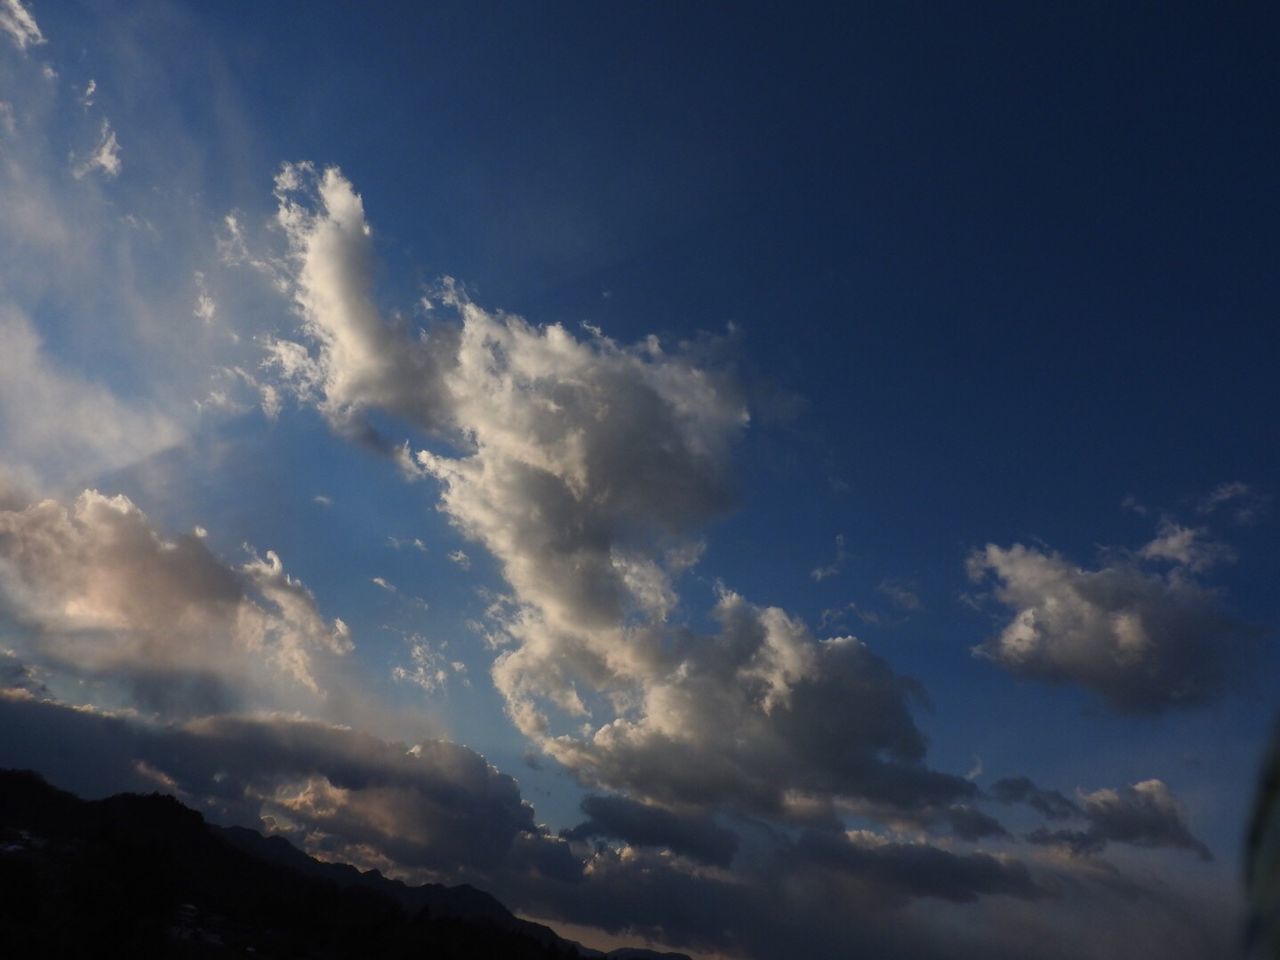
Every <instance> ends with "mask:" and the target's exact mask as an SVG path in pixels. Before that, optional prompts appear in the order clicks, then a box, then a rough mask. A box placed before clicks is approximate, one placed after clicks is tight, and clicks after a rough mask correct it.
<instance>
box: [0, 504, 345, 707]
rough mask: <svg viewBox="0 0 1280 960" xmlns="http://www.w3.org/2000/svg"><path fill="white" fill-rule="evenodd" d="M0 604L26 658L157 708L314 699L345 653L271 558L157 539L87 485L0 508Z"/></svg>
mask: <svg viewBox="0 0 1280 960" xmlns="http://www.w3.org/2000/svg"><path fill="white" fill-rule="evenodd" d="M0 608H2V609H3V611H4V613H5V615H6V616H7V617H9V618H12V620H13V621H15V622H16V623H17V624H19V625H20V626H21V631H20V634H21V636H22V637H23V638H24V643H25V644H26V648H27V652H28V655H29V657H30V658H32V659H34V660H35V661H36V662H45V663H47V664H49V665H50V666H51V667H52V668H54V669H56V670H59V671H62V672H64V673H67V674H68V675H70V676H73V677H74V676H79V677H82V678H89V679H95V680H102V681H105V682H109V683H115V684H123V685H124V686H126V687H127V690H126V691H125V692H126V693H127V695H128V696H130V697H131V698H132V699H133V701H134V702H137V703H138V704H139V705H141V706H143V707H144V708H146V709H151V710H157V711H159V712H161V713H167V712H178V713H183V712H188V711H200V710H207V709H223V708H225V707H226V706H227V705H228V704H229V703H232V702H238V701H241V700H246V699H247V700H249V701H252V700H253V699H254V697H255V696H258V695H263V694H265V693H266V692H268V691H269V690H270V691H277V690H278V691H282V692H283V693H284V694H285V695H286V696H287V695H289V694H290V691H292V692H293V693H295V694H302V695H304V696H305V695H310V696H312V697H321V698H323V696H324V694H325V690H324V685H325V682H326V677H328V676H331V675H332V669H333V667H334V666H335V658H339V659H340V658H342V657H343V656H344V655H345V654H347V653H349V652H350V650H351V649H352V642H351V637H350V631H349V630H348V629H347V627H346V625H345V624H344V623H343V622H342V621H341V620H336V619H335V620H333V621H332V622H331V623H330V622H326V621H325V620H324V618H323V617H322V616H321V615H320V613H319V611H318V610H317V608H316V603H315V598H314V597H313V596H312V595H311V593H310V591H308V590H307V589H306V587H304V586H303V585H302V584H301V583H300V582H299V581H298V580H296V579H295V578H293V577H291V576H289V574H287V573H286V572H285V570H284V567H283V564H282V563H281V561H280V558H279V557H278V556H276V554H275V553H273V552H270V551H268V552H267V554H266V555H265V557H258V556H257V555H253V554H251V556H250V559H249V560H248V561H247V562H246V563H244V564H242V565H240V566H239V567H232V566H228V565H227V564H225V563H223V562H222V561H220V560H219V559H218V558H217V557H215V556H214V555H213V554H212V553H211V552H210V551H209V549H208V548H207V547H206V546H205V542H204V538H203V537H200V536H192V535H184V536H181V537H178V538H177V539H176V540H165V539H164V538H162V537H161V536H160V535H159V534H158V533H157V532H156V531H155V530H154V529H153V528H152V526H151V524H150V522H149V521H148V519H147V517H146V515H145V514H143V513H142V511H141V510H139V509H138V508H137V507H136V506H135V505H134V504H133V503H132V502H131V501H130V500H129V499H128V498H126V497H123V496H114V497H109V496H104V495H103V494H101V493H98V492H97V491H95V490H86V491H85V492H84V493H82V494H81V495H80V496H79V497H77V498H76V499H75V500H74V502H72V503H71V504H69V505H64V504H62V503H59V502H57V501H56V500H43V501H40V502H37V503H30V504H28V505H25V506H22V507H18V506H16V505H15V506H13V507H11V508H7V509H4V510H0ZM293 699H294V701H295V702H299V701H298V700H297V697H296V696H295V697H294V698H293Z"/></svg>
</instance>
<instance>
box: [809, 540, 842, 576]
mask: <svg viewBox="0 0 1280 960" xmlns="http://www.w3.org/2000/svg"><path fill="white" fill-rule="evenodd" d="M843 563H844V534H842V533H839V534H836V558H835V560H833V561H832V562H831V563H829V564H827V565H826V566H823V567H814V568H813V569H812V570H810V571H809V576H810V577H812V578H813V579H814V580H816V581H817V582H818V583H821V582H822V581H823V580H826V579H827V578H828V577H834V576H835V575H836V574H837V573H839V572H840V567H841V565H842V564H843Z"/></svg>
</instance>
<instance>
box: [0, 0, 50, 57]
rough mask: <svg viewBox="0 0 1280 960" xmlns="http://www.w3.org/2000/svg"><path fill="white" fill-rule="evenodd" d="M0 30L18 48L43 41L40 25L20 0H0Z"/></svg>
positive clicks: (36, 44)
mask: <svg viewBox="0 0 1280 960" xmlns="http://www.w3.org/2000/svg"><path fill="white" fill-rule="evenodd" d="M0 31H3V32H5V33H7V34H8V35H9V39H10V40H12V41H13V42H14V44H15V45H16V46H17V48H18V49H19V50H26V49H27V47H35V46H39V45H40V44H42V43H44V42H45V40H44V34H42V33H41V32H40V25H39V24H38V23H36V18H35V17H33V16H32V15H31V11H30V10H28V9H27V8H26V7H25V6H23V4H22V0H0Z"/></svg>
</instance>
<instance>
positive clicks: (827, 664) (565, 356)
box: [269, 164, 974, 816]
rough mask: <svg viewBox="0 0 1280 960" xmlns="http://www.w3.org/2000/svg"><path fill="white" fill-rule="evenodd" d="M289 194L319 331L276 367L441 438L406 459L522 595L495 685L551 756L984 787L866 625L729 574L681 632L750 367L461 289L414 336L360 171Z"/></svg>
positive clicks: (644, 776) (722, 786)
mask: <svg viewBox="0 0 1280 960" xmlns="http://www.w3.org/2000/svg"><path fill="white" fill-rule="evenodd" d="M276 195H277V198H278V201H279V213H278V219H279V221H280V223H281V224H282V225H283V226H284V229H285V232H286V235H287V237H288V241H289V246H290V258H291V260H290V262H291V264H292V278H291V284H292V289H293V291H294V294H293V296H294V303H295V305H296V306H297V308H298V311H299V314H300V316H301V318H302V333H303V335H304V338H305V340H306V341H307V342H306V343H292V342H290V343H289V345H288V346H287V347H286V346H285V345H284V344H283V342H282V341H278V342H276V343H274V344H273V345H272V346H271V348H270V354H269V362H271V363H273V364H275V366H276V367H277V368H278V370H279V372H280V374H281V376H282V382H283V383H285V384H287V385H289V386H290V387H291V388H292V389H293V391H294V392H295V393H296V394H297V395H298V396H299V397H300V398H302V399H304V400H307V401H309V402H312V403H314V404H315V405H316V406H317V407H318V409H319V410H320V411H321V412H322V413H323V414H324V415H325V416H326V417H327V418H328V419H329V421H330V423H331V424H333V425H334V427H335V429H337V430H339V431H341V432H343V433H344V434H347V435H349V436H357V435H359V434H360V433H361V431H362V430H364V425H363V421H362V417H364V416H365V414H367V413H368V412H371V411H374V410H380V411H384V412H389V413H393V414H397V415H400V416H402V417H404V418H406V419H408V420H409V421H410V422H412V423H414V424H415V425H416V426H418V427H419V428H420V429H421V430H422V431H423V432H424V433H425V434H426V435H427V436H428V437H431V438H436V439H437V440H438V441H442V442H436V443H433V444H432V445H431V446H429V447H427V448H425V449H420V450H418V451H416V452H415V453H414V454H413V457H412V461H409V459H408V456H407V452H406V454H404V455H403V456H402V459H403V460H404V461H405V466H406V469H408V470H410V471H411V472H412V473H414V474H415V475H416V476H418V477H422V476H426V477H431V478H434V479H435V480H436V481H437V482H438V483H439V485H440V490H441V494H440V508H441V509H442V510H443V511H444V512H445V514H446V515H447V516H448V517H449V518H450V520H451V521H452V522H453V523H454V524H455V526H457V528H458V529H459V530H460V531H461V532H462V533H463V534H464V535H465V536H467V537H468V538H469V539H471V540H473V541H475V542H478V543H480V544H482V545H483V546H485V547H486V548H487V549H488V550H489V552H490V553H491V554H493V556H494V557H495V558H496V559H497V560H498V562H499V565H500V568H501V570H502V572H503V574H504V576H505V578H506V579H507V581H508V582H509V583H510V585H511V587H512V591H513V597H514V603H513V604H511V605H509V606H503V607H501V608H499V609H498V610H496V612H495V617H496V619H495V623H494V626H495V628H496V630H495V632H496V635H497V636H498V638H499V640H500V642H503V643H505V646H506V648H505V649H504V650H503V651H502V652H501V654H500V655H499V656H498V658H497V660H496V661H495V663H494V666H493V678H494V682H495V685H496V686H497V688H498V690H499V692H500V693H501V694H502V695H503V697H504V699H505V701H506V705H507V710H508V713H509V714H510V716H511V717H512V718H513V720H514V721H515V723H516V725H517V726H518V727H519V728H520V730H521V731H522V732H524V733H525V734H526V735H527V736H529V737H530V738H531V739H533V740H534V741H535V742H537V743H538V744H539V745H540V746H541V747H542V749H543V750H544V751H545V752H546V753H548V754H550V755H551V756H553V757H555V758H556V759H557V760H559V761H560V762H561V763H562V764H564V765H566V766H567V767H569V769H570V770H572V771H574V772H575V774H576V775H578V776H579V777H580V778H582V779H583V780H584V781H585V782H589V783H592V784H596V785H598V786H601V787H605V788H608V789H612V790H622V791H627V792H629V793H631V794H632V795H633V797H638V798H643V799H647V800H650V801H654V802H658V803H663V804H675V805H681V804H683V805H694V806H696V805H714V804H719V803H730V802H733V803H743V804H746V805H747V806H750V807H753V808H756V809H759V810H762V811H768V812H769V813H771V814H779V815H781V814H786V813H787V812H788V811H799V810H805V811H813V810H815V809H824V808H825V809H827V810H828V811H829V810H830V808H831V805H832V804H833V803H837V802H840V803H860V804H863V805H864V806H865V805H872V806H875V807H877V808H878V807H880V806H883V807H886V808H893V809H894V810H895V811H897V813H899V814H900V813H902V812H904V811H917V812H918V811H919V810H921V809H925V808H931V807H933V806H935V805H937V806H946V805H947V804H949V803H951V802H952V801H954V800H956V799H960V798H963V797H966V796H969V795H971V793H972V791H973V789H974V788H973V787H972V785H971V784H969V783H967V782H966V781H964V780H962V779H961V778H958V777H952V776H949V775H944V774H940V773H937V772H934V771H931V770H928V769H927V768H926V767H924V765H923V763H922V759H923V755H924V749H925V747H924V738H923V736H922V735H921V734H920V732H919V730H918V729H917V728H916V726H915V723H914V721H913V719H912V717H911V714H910V710H909V706H908V701H909V700H910V699H911V698H913V697H915V696H918V694H919V688H918V687H917V686H915V685H914V684H912V683H911V682H910V681H908V680H906V679H904V678H900V677H897V676H896V675H895V674H894V673H893V672H892V670H890V669H889V667H888V666H887V664H885V663H884V661H883V660H881V659H880V658H879V657H877V656H875V655H874V654H872V653H871V652H870V651H869V650H868V649H867V648H866V647H865V646H864V645H862V644H861V643H860V642H858V641H857V640H856V639H854V638H852V637H844V638H837V639H832V640H827V641H819V640H818V639H817V638H815V637H814V636H813V635H812V634H811V633H810V632H809V630H808V628H807V627H806V626H805V625H804V624H803V623H802V622H801V621H799V620H797V619H795V618H793V617H791V616H790V615H788V614H786V613H785V612H784V611H782V610H779V609H776V608H766V607H757V606H754V605H752V604H750V603H749V602H747V601H746V600H744V599H743V598H741V597H739V596H737V595H736V594H733V593H732V592H731V591H728V590H722V591H721V595H720V600H719V602H718V604H717V607H716V610H715V616H716V618H717V619H718V620H719V621H720V623H721V632H720V633H719V634H716V635H712V636H701V635H697V634H695V633H692V632H690V631H688V630H685V629H682V628H679V627H676V626H673V625H672V624H671V622H670V618H671V616H672V614H673V613H674V612H675V611H676V609H677V607H678V603H679V597H678V594H677V593H676V589H675V579H676V578H677V577H678V576H679V574H680V573H682V572H683V571H684V570H685V569H686V568H687V566H688V561H687V560H686V559H685V558H686V557H689V556H693V557H696V555H697V551H696V550H692V549H691V548H692V547H694V546H699V545H700V543H701V539H700V536H699V535H698V534H699V530H700V528H701V526H702V525H703V524H704V523H705V522H707V521H708V520H709V519H711V518H712V517H713V516H715V515H716V514H717V513H719V512H721V511H722V510H724V509H725V508H726V507H727V506H728V504H729V503H730V502H731V499H732V489H731V483H730V471H729V453H730V450H731V448H732V446H733V444H734V443H735V441H736V439H737V437H738V436H739V435H740V433H741V432H742V430H743V429H744V427H745V425H746V423H747V421H748V417H747V413H746V410H745V407H744V404H743V400H742V395H741V391H740V390H739V389H738V387H737V385H736V384H735V382H734V381H733V379H732V377H730V376H729V375H728V374H727V373H725V372H721V371H719V370H717V369H716V368H715V367H714V366H710V365H707V364H703V363H701V362H700V359H701V357H702V356H703V354H701V353H699V350H698V348H696V346H682V347H680V348H679V349H677V350H668V349H667V348H665V347H664V346H663V345H662V344H661V343H660V342H659V341H658V340H657V338H655V337H649V338H647V339H645V340H643V341H641V342H640V343H637V344H635V345H631V346H627V345H622V344H618V343H616V342H615V341H613V340H611V339H609V338H608V337H606V336H604V334H603V333H601V332H600V331H599V330H596V329H593V328H588V329H587V330H586V335H585V337H584V338H583V339H579V338H578V337H575V336H574V335H573V334H571V333H570V332H568V331H567V330H565V329H564V328H563V327H560V326H557V325H551V326H546V327H534V326H532V325H530V324H529V323H527V322H525V321H524V320H522V319H521V318H519V317H516V316H512V315H510V314H504V313H490V312H488V311H486V310H484V309H482V308H480V307H479V306H477V305H476V304H474V303H473V302H471V301H470V300H469V299H467V298H466V296H465V294H464V293H462V292H461V290H460V289H459V288H458V286H457V285H456V284H453V283H451V282H448V281H446V282H445V283H444V284H443V285H442V287H441V290H440V292H439V294H438V296H437V297H436V299H438V300H439V302H440V304H441V306H442V307H449V308H450V309H452V310H453V311H454V313H455V314H456V316H457V321H456V323H453V324H452V325H449V322H448V321H447V320H446V319H445V318H444V316H443V311H433V312H432V313H433V316H435V315H436V314H441V315H440V316H437V317H436V318H435V320H434V321H433V322H434V324H435V325H434V326H432V327H431V328H430V329H429V330H428V331H427V332H426V333H425V334H423V335H419V336H417V337H414V336H411V335H410V332H409V331H408V330H405V329H403V328H399V327H397V326H395V325H393V324H386V323H384V322H383V321H382V319H381V318H380V317H379V315H378V313H377V311H376V309H375V307H374V306H373V302H372V297H371V294H370V280H369V272H370V259H371V256H372V251H371V245H370V244H371V241H370V237H371V233H372V231H371V229H370V227H369V225H368V223H367V222H366V219H365V215H364V207H363V203H362V201H361V199H360V197H359V195H358V194H357V193H356V192H355V190H354V189H353V188H352V186H351V184H350V183H349V182H348V181H347V180H346V179H345V178H344V177H343V176H342V175H341V173H340V172H338V171H337V170H336V169H332V168H331V169H328V170H325V171H324V172H323V173H318V172H317V171H316V170H315V169H314V168H312V167H310V166H309V165H306V164H294V165H288V166H286V167H285V168H283V169H282V171H281V174H280V176H279V177H278V178H277V194H276ZM458 560H461V557H458ZM673 758H678V759H673ZM804 815H805V816H808V815H810V814H809V813H806V814H804Z"/></svg>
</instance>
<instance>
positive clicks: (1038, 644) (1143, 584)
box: [969, 528, 1251, 713]
mask: <svg viewBox="0 0 1280 960" xmlns="http://www.w3.org/2000/svg"><path fill="white" fill-rule="evenodd" d="M1197 537H1198V535H1196V534H1195V533H1194V532H1190V535H1188V532H1187V531H1184V530H1183V529H1182V528H1177V529H1172V528H1170V529H1168V530H1166V531H1165V532H1164V533H1163V534H1162V536H1161V538H1160V539H1157V540H1156V541H1153V543H1152V544H1148V546H1147V548H1144V549H1146V550H1147V551H1148V552H1149V555H1150V556H1152V557H1160V558H1161V559H1166V560H1174V561H1175V563H1177V564H1178V565H1177V566H1175V567H1174V568H1173V569H1172V570H1170V571H1169V572H1167V573H1163V574H1162V573H1154V572H1149V571H1147V570H1144V569H1143V568H1142V567H1140V566H1139V565H1138V564H1137V563H1136V562H1135V561H1133V560H1130V559H1127V558H1125V557H1120V558H1119V559H1116V560H1114V561H1113V562H1111V563H1109V564H1106V565H1103V566H1101V567H1099V568H1098V569H1096V570H1087V569H1083V568H1080V567H1077V566H1074V565H1073V564H1071V563H1069V562H1068V561H1067V560H1065V559H1064V558H1063V557H1061V556H1060V555H1058V554H1056V553H1045V552H1043V551H1041V550H1038V549H1035V548H1031V547H1024V546H1022V545H1021V544H1015V545H1014V546H1012V547H1009V548H1002V547H998V546H996V545H994V544H988V545H987V546H986V547H985V548H984V549H982V550H978V551H976V552H975V553H974V554H972V555H971V556H970V558H969V572H970V575H971V576H972V577H973V578H974V579H975V580H981V579H983V578H985V577H987V576H991V577H993V578H994V580H995V581H996V584H995V596H996V598H997V599H998V600H999V601H1000V602H1001V603H1003V604H1004V605H1005V606H1007V607H1009V608H1010V609H1012V610H1013V611H1014V616H1013V619H1012V620H1011V621H1010V622H1009V624H1008V625H1007V626H1006V627H1005V628H1004V629H1003V630H1002V631H1001V632H1000V633H999V634H998V635H997V636H995V637H993V638H991V639H990V640H988V641H986V642H985V643H983V644H981V645H980V646H978V647H976V648H975V650H974V652H975V654H977V655H979V656H982V657H986V658H987V659H990V660H993V661H995V662H996V663H999V664H1000V665H1001V666H1003V667H1005V668H1006V669H1007V670H1009V671H1010V672H1011V673H1013V674H1015V675H1016V676H1020V677H1026V678H1028V679H1035V680H1045V681H1050V682H1063V681H1069V682H1072V683H1077V684H1080V685H1081V686H1084V687H1087V688H1089V689H1091V690H1094V691H1096V692H1098V693H1099V694H1101V695H1102V696H1103V697H1104V698H1105V699H1106V701H1107V702H1108V703H1110V704H1111V706H1112V707H1114V708H1116V709H1117V710H1122V711H1130V712H1146V713H1155V712H1160V711H1163V710H1167V709H1171V708H1174V707H1184V706H1191V705H1194V704H1198V703H1203V702H1205V701H1207V700H1209V699H1211V698H1213V697H1214V696H1216V695H1217V694H1218V693H1219V692H1220V691H1221V690H1222V688H1223V687H1224V685H1225V682H1226V680H1227V677H1228V675H1229V672H1230V667H1231V666H1232V661H1233V659H1234V657H1235V655H1236V654H1238V653H1239V652H1240V650H1241V641H1243V640H1244V639H1245V638H1246V637H1248V636H1249V635H1250V633H1251V631H1250V630H1249V628H1247V627H1246V626H1245V625H1244V624H1242V623H1240V622H1238V621H1236V620H1234V619H1232V618H1231V617H1229V616H1228V615H1227V614H1225V613H1223V612H1222V610H1221V609H1220V607H1219V602H1218V597H1217V595H1216V594H1215V593H1214V592H1213V591H1211V590H1209V589H1207V588H1205V587H1202V586H1200V585H1199V584H1197V583H1196V582H1195V581H1194V580H1192V579H1191V577H1190V576H1189V574H1190V572H1191V571H1192V570H1194V569H1197V568H1199V566H1200V565H1202V564H1203V563H1204V562H1206V555H1207V554H1206V551H1210V552H1212V551H1211V548H1210V547H1208V546H1207V545H1205V544H1202V543H1200V542H1199V540H1198V539H1197ZM1175 555H1176V556H1175ZM1179 557H1183V558H1185V559H1184V560H1179V559H1178V558H1179Z"/></svg>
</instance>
